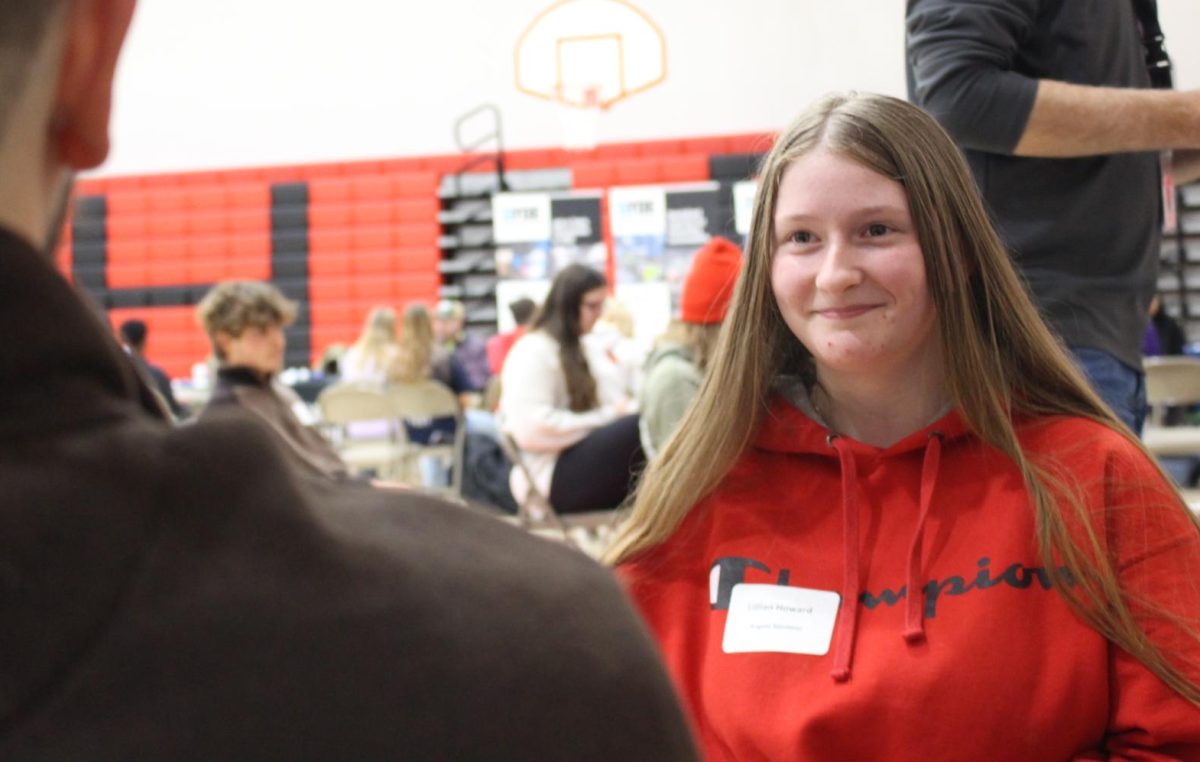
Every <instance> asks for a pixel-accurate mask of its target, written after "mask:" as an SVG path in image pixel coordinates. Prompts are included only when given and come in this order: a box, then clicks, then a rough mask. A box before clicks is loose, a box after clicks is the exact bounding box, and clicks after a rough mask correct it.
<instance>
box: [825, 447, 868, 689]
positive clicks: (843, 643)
mask: <svg viewBox="0 0 1200 762" xmlns="http://www.w3.org/2000/svg"><path fill="white" fill-rule="evenodd" d="M826 441H827V442H828V444H829V446H830V447H832V448H833V449H835V450H837V454H838V460H839V461H841V467H842V520H843V525H842V542H843V553H842V563H843V567H842V607H841V610H840V611H839V612H838V621H837V642H836V643H835V645H834V656H833V672H832V673H830V674H831V676H832V677H833V679H834V680H836V681H838V682H844V681H845V680H848V679H849V678H850V662H851V659H852V658H853V655H854V635H855V631H856V630H857V629H858V588H859V585H860V581H859V580H860V578H861V576H862V574H861V569H860V563H859V554H858V468H857V466H856V464H855V462H854V453H853V452H851V450H850V444H849V443H848V442H846V441H844V440H843V439H841V437H838V436H837V435H836V434H831V435H830V436H829V438H828V439H827V440H826Z"/></svg>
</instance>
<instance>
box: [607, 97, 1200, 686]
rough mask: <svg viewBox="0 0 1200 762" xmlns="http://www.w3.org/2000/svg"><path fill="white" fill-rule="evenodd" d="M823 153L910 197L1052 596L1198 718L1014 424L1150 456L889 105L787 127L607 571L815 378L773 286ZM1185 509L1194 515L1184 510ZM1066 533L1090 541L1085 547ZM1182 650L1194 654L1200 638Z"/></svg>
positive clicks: (955, 179)
mask: <svg viewBox="0 0 1200 762" xmlns="http://www.w3.org/2000/svg"><path fill="white" fill-rule="evenodd" d="M818 148H819V149H823V150H828V151H833V152H835V153H837V154H839V155H841V156H844V157H847V158H850V159H852V160H854V161H857V162H859V163H860V164H862V165H863V166H865V167H867V168H869V169H871V170H873V171H875V172H878V173H880V174H882V175H884V176H885V177H889V178H892V179H894V180H896V181H897V182H899V183H900V184H901V185H903V186H904V189H905V193H906V195H907V197H908V203H909V207H910V211H911V213H912V219H913V223H914V225H915V227H916V230H917V233H918V238H919V240H920V244H921V250H922V252H923V255H924V259H925V269H926V272H927V273H928V276H927V277H928V280H929V290H930V293H931V294H932V297H933V301H934V304H935V305H936V308H937V320H938V333H939V341H940V344H941V350H942V356H943V357H944V358H945V366H946V367H945V382H946V387H947V390H948V392H949V394H950V395H951V398H952V400H953V402H954V404H955V406H956V407H957V409H958V410H959V411H960V413H961V415H962V417H963V419H964V420H965V421H966V423H967V425H968V426H969V427H970V428H971V430H972V431H973V432H974V433H975V434H976V435H977V436H978V437H979V438H980V439H982V440H983V441H984V442H986V443H988V444H990V445H991V446H993V447H995V448H996V449H997V450H999V451H1000V452H1002V453H1004V454H1005V455H1007V456H1008V457H1009V458H1011V459H1012V461H1013V462H1014V463H1015V464H1016V466H1017V467H1018V468H1019V469H1020V471H1021V474H1022V476H1023V477H1024V481H1025V484H1026V486H1027V488H1028V491H1029V494H1030V498H1031V502H1032V504H1033V507H1034V511H1035V520H1036V525H1037V537H1038V543H1039V548H1040V552H1041V554H1042V557H1043V560H1044V562H1045V563H1044V565H1045V567H1046V569H1047V570H1050V573H1051V576H1052V579H1053V582H1054V585H1055V588H1056V589H1057V590H1058V591H1059V593H1060V594H1061V595H1063V597H1064V598H1065V599H1066V600H1067V602H1068V603H1069V604H1070V606H1071V607H1072V608H1073V609H1074V610H1075V611H1076V612H1077V613H1078V614H1079V615H1080V616H1081V617H1083V618H1084V619H1085V621H1087V622H1088V623H1089V624H1090V625H1091V626H1092V627H1094V628H1095V629H1096V630H1097V631H1098V632H1099V633H1101V634H1102V635H1104V636H1105V637H1107V638H1108V639H1109V640H1110V641H1112V642H1113V643H1115V644H1116V645H1118V646H1120V647H1121V648H1124V649H1125V650H1126V651H1128V652H1129V653H1131V654H1133V655H1134V656H1135V657H1136V658H1138V659H1139V660H1141V661H1142V662H1143V663H1144V664H1145V665H1146V666H1147V667H1148V668H1149V669H1150V670H1151V671H1153V672H1154V673H1155V674H1156V675H1158V676H1159V677H1160V678H1162V679H1163V681H1164V682H1166V683H1167V684H1168V685H1170V686H1171V687H1172V688H1173V689H1175V690H1176V691H1178V692H1179V693H1180V694H1181V695H1183V696H1184V697H1186V698H1187V699H1188V700H1190V701H1192V702H1193V703H1196V704H1198V705H1200V687H1197V685H1196V684H1195V683H1194V682H1191V681H1189V679H1188V678H1187V677H1185V676H1184V675H1183V674H1182V673H1181V672H1180V670H1179V669H1178V668H1177V667H1175V666H1174V665H1173V664H1171V663H1170V662H1168V661H1167V660H1166V659H1164V658H1163V656H1162V654H1161V653H1160V652H1159V651H1158V650H1157V649H1156V648H1155V647H1154V645H1153V644H1152V643H1151V642H1150V640H1149V638H1148V637H1147V635H1146V633H1145V632H1144V631H1143V629H1142V628H1141V627H1140V626H1139V625H1138V623H1137V622H1136V621H1135V619H1134V616H1133V614H1132V613H1131V611H1130V606H1129V601H1127V600H1126V598H1125V596H1124V595H1123V593H1122V591H1121V587H1120V584H1119V582H1118V579H1117V574H1116V571H1115V569H1114V568H1113V564H1112V561H1111V559H1110V558H1109V556H1108V554H1107V553H1106V552H1105V551H1104V548H1103V546H1102V544H1101V540H1100V537H1099V536H1098V534H1097V533H1096V531H1095V530H1094V529H1093V528H1092V527H1093V523H1094V522H1093V520H1092V519H1091V518H1090V516H1089V515H1088V512H1087V508H1086V506H1085V505H1083V501H1082V500H1081V499H1080V498H1079V497H1078V496H1077V490H1076V489H1075V487H1074V486H1073V485H1072V483H1071V479H1070V476H1069V475H1066V474H1063V473H1062V472H1061V470H1060V469H1055V468H1054V464H1053V463H1052V462H1050V460H1049V459H1048V458H1041V457H1039V458H1037V462H1034V461H1033V460H1031V459H1030V458H1029V457H1027V455H1026V453H1025V452H1024V451H1023V449H1022V448H1021V445H1020V442H1019V441H1018V438H1017V434H1016V431H1015V429H1014V426H1013V423H1012V418H1013V415H1014V413H1021V414H1026V415H1031V416H1052V415H1064V416H1076V417H1082V418H1087V419H1090V420H1092V421H1096V422H1098V423H1100V424H1102V425H1104V426H1107V427H1109V428H1111V429H1113V430H1114V431H1117V432H1119V433H1120V434H1122V435H1123V436H1125V437H1126V438H1127V439H1128V440H1129V441H1130V442H1131V443H1133V444H1134V445H1135V446H1136V447H1138V448H1139V449H1142V451H1143V452H1145V449H1144V448H1143V447H1142V445H1141V443H1140V442H1139V441H1138V440H1137V438H1136V437H1135V436H1133V434H1132V433H1131V432H1130V431H1129V430H1128V429H1127V428H1125V426H1124V425H1123V424H1121V423H1120V422H1119V421H1118V420H1117V419H1116V418H1115V417H1114V416H1113V414H1112V413H1111V412H1109V410H1108V409H1107V408H1106V407H1105V406H1104V404H1103V403H1102V402H1101V401H1100V398H1099V397H1097V396H1096V394H1095V393H1094V392H1093V391H1092V390H1091V389H1090V388H1089V387H1088V385H1087V382H1086V381H1085V379H1084V377H1083V376H1082V374H1081V373H1080V372H1079V370H1078V369H1077V368H1076V367H1075V365H1074V364H1073V363H1072V362H1071V360H1070V359H1069V358H1068V357H1067V355H1066V353H1065V351H1064V350H1063V349H1062V347H1061V346H1060V344H1059V343H1058V342H1057V340H1056V339H1055V338H1054V336H1053V335H1052V334H1051V333H1050V330H1049V329H1048V328H1047V327H1046V326H1045V324H1044V323H1043V322H1042V320H1041V319H1040V317H1039V316H1038V312H1037V310H1036V308H1035V307H1034V306H1033V303H1032V302H1031V301H1030V299H1029V297H1028V295H1027V294H1026V292H1025V290H1024V287H1023V286H1022V283H1021V281H1020V279H1019V277H1018V275H1017V273H1016V271H1015V269H1014V268H1013V266H1012V264H1011V262H1010V261H1009V258H1008V255H1007V253H1006V251H1005V249H1004V247H1003V245H1002V244H1001V242H1000V240H999V238H998V236H997V235H996V233H995V231H994V229H993V228H992V226H991V224H990V222H989V220H988V217H987V214H986V212H985V210H984V207H983V203H982V201H981V200H980V196H979V193H978V191H977V189H976V186H975V183H974V180H973V179H972V176H971V174H970V171H969V170H968V168H967V165H966V162H965V161H964V159H963V157H962V154H961V153H960V152H959V151H958V149H957V147H956V146H955V145H954V143H953V141H952V140H951V139H950V138H949V136H948V135H946V133H945V132H944V131H943V130H942V129H941V128H940V127H939V126H938V125H937V123H936V122H935V121H934V120H933V119H932V118H931V117H930V116H929V115H928V114H926V113H924V112H923V111H921V110H920V109H918V108H916V107H915V106H912V105H910V104H908V103H905V102H904V101H901V100H897V99H895V98H890V97H886V96H880V95H834V96H828V97H826V98H824V99H822V100H820V101H818V102H817V103H816V104H814V105H813V106H812V107H810V108H809V109H808V110H807V111H805V112H804V114H802V115H801V116H800V117H799V118H798V119H797V120H796V121H795V122H793V123H792V125H791V126H790V127H789V128H788V129H787V130H786V131H785V132H784V133H783V134H781V135H780V136H779V138H778V139H777V141H776V143H775V145H774V147H773V148H772V150H771V151H770V153H769V154H768V155H767V156H766V158H765V159H764V161H763V165H762V171H761V173H760V183H759V189H758V195H757V198H756V199H755V203H754V212H753V217H752V222H751V238H750V241H749V247H748V249H747V252H746V257H745V258H744V262H743V272H742V274H741V277H740V279H739V281H738V285H737V289H736V291H735V294H734V298H733V302H732V306H731V308H730V311H729V314H728V316H727V318H726V320H725V323H724V326H723V328H722V331H721V335H720V338H719V339H718V343H717V349H716V353H715V355H714V357H713V359H712V361H711V362H710V365H709V372H708V374H707V375H706V377H705V380H704V382H703V384H702V385H701V388H700V391H699V393H698V394H697V397H696V400H695V401H694V402H693V404H692V406H691V407H690V408H689V410H688V412H687V414H686V415H685V416H684V419H683V421H682V424H681V426H680V430H679V432H678V434H677V435H676V436H674V437H672V438H671V439H670V440H669V442H668V443H667V445H666V447H665V448H664V449H663V451H662V452H661V453H660V454H659V457H658V458H656V459H655V460H654V461H653V462H652V463H651V464H650V466H649V467H648V468H647V470H646V473H645V475H644V477H643V478H642V482H641V484H640V486H639V488H638V490H637V493H636V495H635V499H634V503H633V509H632V511H631V515H630V517H629V520H628V521H627V522H626V523H625V525H624V527H623V529H622V531H621V533H620V534H619V536H618V537H617V539H616V541H615V543H614V544H613V546H612V548H611V549H610V551H609V553H608V558H607V560H608V561H609V562H610V563H619V562H621V561H623V560H626V559H629V558H632V557H633V556H636V555H638V554H640V553H642V552H644V551H646V550H648V549H650V548H652V547H654V546H656V545H658V544H660V543H662V542H664V541H665V540H666V539H667V538H668V537H669V536H670V535H671V533H672V532H673V531H674V530H675V528H676V527H677V526H678V525H679V523H680V522H681V521H682V520H683V519H684V517H685V516H686V515H687V514H688V512H689V511H690V510H691V508H692V507H693V506H695V505H696V504H697V503H698V502H700V501H701V500H702V499H703V498H704V497H705V496H707V495H709V494H710V493H712V492H713V491H714V490H715V489H716V488H717V486H718V485H719V483H720V482H721V480H722V479H723V478H724V476H725V474H726V473H727V472H728V471H729V469H730V468H731V467H732V465H733V463H734V462H735V461H736V460H737V459H738V458H739V457H740V456H741V455H742V453H743V452H744V451H745V450H746V448H747V446H748V444H749V443H750V441H751V439H752V437H753V436H754V434H755V432H756V431H757V429H758V427H759V425H760V424H761V422H762V420H763V417H764V415H765V414H766V411H767V407H768V399H769V397H770V393H771V388H772V384H773V382H774V381H775V380H776V379H778V378H779V377H780V376H782V375H799V376H807V377H810V378H811V374H812V360H811V356H810V355H809V353H808V352H807V350H806V349H805V348H804V346H803V345H802V344H801V343H800V342H799V341H797V340H796V338H795V337H794V336H793V334H792V333H791V332H790V330H789V329H788V328H787V326H786V324H785V323H784V322H783V318H782V316H781V314H780V312H779V308H778V305H777V304H776V302H775V299H774V297H773V296H772V292H771V282H770V281H771V278H770V272H771V257H772V252H773V250H774V246H773V240H774V229H773V228H774V225H773V216H774V210H775V203H776V197H777V194H778V190H779V184H780V179H781V178H782V176H783V173H784V171H785V170H786V169H787V168H788V167H789V166H790V165H791V163H792V162H794V161H795V160H796V159H798V158H800V157H801V156H803V155H805V154H807V153H810V152H812V151H814V150H817V149H818ZM1146 455H1147V457H1148V458H1150V456H1149V454H1148V453H1146ZM1150 460H1151V462H1153V458H1150ZM1163 478H1164V479H1165V478H1166V477H1165V475H1164V476H1163ZM1178 509H1179V510H1181V511H1184V512H1185V513H1189V515H1190V512H1188V510H1187V507H1186V506H1184V505H1183V503H1182V500H1180V501H1179V505H1178ZM1192 520H1193V523H1194V522H1195V519H1194V518H1193V519H1192ZM1071 527H1083V528H1084V532H1083V534H1084V537H1082V538H1077V537H1076V534H1075V533H1074V532H1072V531H1071V530H1070V528H1071ZM1153 613H1161V614H1163V615H1164V616H1167V617H1169V618H1172V619H1174V620H1175V621H1178V620H1179V617H1177V616H1174V615H1173V614H1171V612H1166V611H1159V612H1153ZM1189 634H1190V635H1191V636H1192V637H1194V638H1196V639H1197V641H1200V634H1197V633H1196V632H1195V631H1189Z"/></svg>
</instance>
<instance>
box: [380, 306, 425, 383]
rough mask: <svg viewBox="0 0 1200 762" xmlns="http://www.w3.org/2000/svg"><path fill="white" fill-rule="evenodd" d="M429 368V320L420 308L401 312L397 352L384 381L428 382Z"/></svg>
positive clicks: (411, 307)
mask: <svg viewBox="0 0 1200 762" xmlns="http://www.w3.org/2000/svg"><path fill="white" fill-rule="evenodd" d="M432 364H433V318H432V317H430V315H429V310H428V309H427V308H426V307H425V305H423V304H412V305H409V306H408V308H407V309H405V310H404V326H403V329H402V331H401V334H400V349H399V351H398V352H397V353H396V360H395V362H393V363H392V367H391V370H390V371H389V373H388V377H389V378H390V379H392V380H395V381H405V382H411V381H423V380H424V379H427V378H429V374H430V373H431V372H432V367H431V366H432Z"/></svg>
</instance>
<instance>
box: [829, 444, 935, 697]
mask: <svg viewBox="0 0 1200 762" xmlns="http://www.w3.org/2000/svg"><path fill="white" fill-rule="evenodd" d="M826 442H827V444H828V445H829V446H830V447H832V448H833V449H835V450H837V453H838V460H839V462H840V464H841V471H842V520H843V530H842V531H843V534H842V541H843V556H842V558H843V564H844V566H843V577H842V605H841V608H840V609H839V611H838V619H837V626H836V632H835V633H834V635H835V642H834V656H833V671H832V672H831V673H830V676H831V677H833V679H834V680H835V681H837V682H845V681H846V680H848V679H850V671H851V669H850V668H851V665H852V662H853V658H854V640H855V637H856V634H857V630H858V604H859V602H858V596H859V588H860V586H861V583H862V580H861V578H862V568H861V567H862V561H861V558H860V553H859V536H858V535H859V533H858V519H859V499H858V498H859V492H858V490H859V483H858V466H857V464H856V463H855V460H854V453H853V451H852V450H851V446H850V443H849V442H846V441H844V440H842V439H841V438H840V437H838V436H837V435H836V434H830V435H829V437H828V438H827V439H826ZM941 459H942V433H941V432H940V431H935V432H932V433H931V434H930V435H929V441H928V442H927V444H926V447H925V457H924V460H923V462H922V464H921V496H920V501H921V502H920V507H919V513H918V515H917V526H916V529H915V530H914V532H913V541H912V546H911V548H910V549H909V554H908V582H907V585H908V587H907V594H906V598H907V602H906V609H905V627H904V638H905V640H907V641H908V642H909V643H919V642H921V641H922V640H924V638H925V606H924V595H923V591H922V589H921V587H920V586H919V585H918V584H917V577H918V576H919V575H920V572H921V545H922V539H923V538H924V535H925V520H926V518H928V516H929V509H930V507H931V506H932V504H933V487H934V484H935V483H936V482H937V476H938V467H939V465H940V464H941Z"/></svg>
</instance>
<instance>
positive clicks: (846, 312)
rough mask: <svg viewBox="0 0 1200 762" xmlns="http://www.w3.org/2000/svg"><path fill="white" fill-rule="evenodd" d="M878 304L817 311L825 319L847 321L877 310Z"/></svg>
mask: <svg viewBox="0 0 1200 762" xmlns="http://www.w3.org/2000/svg"><path fill="white" fill-rule="evenodd" d="M877 306H879V305H876V304H856V305H852V306H849V307H829V308H826V309H821V310H816V313H817V314H818V315H820V316H821V317H823V318H827V319H829V320H847V319H849V318H855V317H858V316H859V315H863V314H865V313H867V312H870V311H871V310H873V309H875V308H876V307H877Z"/></svg>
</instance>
